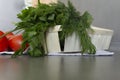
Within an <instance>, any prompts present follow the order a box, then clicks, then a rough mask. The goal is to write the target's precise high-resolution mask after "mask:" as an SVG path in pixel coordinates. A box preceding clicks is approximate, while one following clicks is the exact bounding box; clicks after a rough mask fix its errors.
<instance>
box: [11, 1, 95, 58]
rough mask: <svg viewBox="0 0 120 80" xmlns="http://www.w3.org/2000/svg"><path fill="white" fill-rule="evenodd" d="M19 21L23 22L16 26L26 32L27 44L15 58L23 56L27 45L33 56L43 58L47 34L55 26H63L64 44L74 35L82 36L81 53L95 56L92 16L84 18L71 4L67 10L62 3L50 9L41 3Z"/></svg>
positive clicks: (24, 43)
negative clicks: (88, 30)
mask: <svg viewBox="0 0 120 80" xmlns="http://www.w3.org/2000/svg"><path fill="white" fill-rule="evenodd" d="M17 17H18V18H19V19H20V20H21V21H20V22H18V23H16V26H17V27H16V28H15V30H21V29H22V30H24V32H23V40H24V41H23V43H22V48H21V49H19V50H18V51H16V52H15V54H14V55H13V57H15V56H17V55H21V54H22V53H23V51H24V47H25V45H26V43H29V46H30V49H29V50H28V54H29V55H30V56H44V55H45V53H46V52H47V49H46V47H45V45H46V40H45V35H46V32H47V31H48V29H49V28H50V27H54V26H55V25H61V26H62V32H61V36H60V40H61V41H62V40H63V39H64V38H65V37H68V36H70V35H72V33H73V32H75V33H76V34H77V35H78V36H79V39H80V45H81V46H82V53H85V52H88V53H95V52H96V49H95V46H94V45H93V44H92V42H91V38H90V37H89V35H88V33H87V29H90V25H91V23H92V20H93V19H92V16H91V15H90V14H89V13H88V12H85V13H84V14H83V15H82V16H81V15H80V13H79V12H78V11H76V9H75V8H74V6H73V5H72V3H71V2H70V1H68V6H65V4H64V3H62V2H58V3H51V4H50V5H47V4H42V3H40V2H39V0H38V5H37V7H35V8H34V7H28V8H27V9H23V10H22V11H21V13H19V14H18V15H17Z"/></svg>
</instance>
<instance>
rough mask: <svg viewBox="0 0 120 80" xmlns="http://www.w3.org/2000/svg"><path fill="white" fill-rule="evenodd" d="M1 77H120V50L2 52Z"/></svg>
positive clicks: (95, 79) (16, 79)
mask: <svg viewBox="0 0 120 80" xmlns="http://www.w3.org/2000/svg"><path fill="white" fill-rule="evenodd" d="M0 80H120V54H119V53H118V52H117V54H115V55H113V56H46V57H39V58H33V57H29V56H25V55H24V56H20V57H17V58H11V57H10V55H2V56H0Z"/></svg>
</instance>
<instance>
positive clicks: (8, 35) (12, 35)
mask: <svg viewBox="0 0 120 80" xmlns="http://www.w3.org/2000/svg"><path fill="white" fill-rule="evenodd" d="M14 36H15V35H14V34H13V33H12V32H10V33H9V34H7V35H6V37H7V39H11V38H12V37H14Z"/></svg>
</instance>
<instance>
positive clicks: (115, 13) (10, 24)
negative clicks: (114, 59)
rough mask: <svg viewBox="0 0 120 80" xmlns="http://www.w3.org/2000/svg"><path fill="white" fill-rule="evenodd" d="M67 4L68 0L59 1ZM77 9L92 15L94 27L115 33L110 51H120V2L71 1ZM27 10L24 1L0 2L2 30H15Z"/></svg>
mask: <svg viewBox="0 0 120 80" xmlns="http://www.w3.org/2000/svg"><path fill="white" fill-rule="evenodd" d="M59 1H62V2H64V3H65V4H67V1H68V0H59ZM71 2H72V3H73V4H74V6H75V7H76V9H77V10H78V11H80V12H81V14H82V13H83V12H84V11H86V10H87V11H89V13H91V14H92V16H93V18H94V21H93V24H92V25H94V26H98V27H101V28H107V29H111V30H113V31H114V35H113V38H112V42H111V45H110V50H112V51H114V50H117V51H120V35H119V34H120V27H119V26H120V10H119V7H120V6H119V4H120V1H119V0H71ZM23 8H25V3H24V0H10V1H9V0H0V30H3V31H9V30H11V29H14V28H15V26H14V23H15V22H17V21H19V20H18V19H17V16H16V15H17V14H18V13H19V12H20V11H21V10H22V9H23Z"/></svg>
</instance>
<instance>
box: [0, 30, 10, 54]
mask: <svg viewBox="0 0 120 80" xmlns="http://www.w3.org/2000/svg"><path fill="white" fill-rule="evenodd" d="M3 34H4V33H3V32H2V31H0V36H2V35H3ZM7 49H8V40H7V38H6V37H5V36H4V37H2V38H0V52H2V51H6V50H7Z"/></svg>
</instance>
